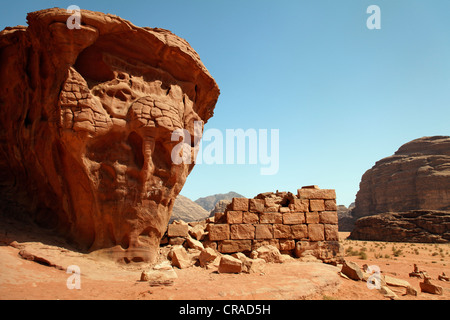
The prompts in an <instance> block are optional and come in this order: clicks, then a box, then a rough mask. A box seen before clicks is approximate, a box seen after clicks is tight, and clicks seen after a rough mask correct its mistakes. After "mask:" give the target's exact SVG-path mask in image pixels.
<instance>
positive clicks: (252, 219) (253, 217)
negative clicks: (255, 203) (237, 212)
mask: <svg viewBox="0 0 450 320" xmlns="http://www.w3.org/2000/svg"><path fill="white" fill-rule="evenodd" d="M242 223H250V224H256V223H259V214H257V213H255V212H244V213H243V214H242Z"/></svg>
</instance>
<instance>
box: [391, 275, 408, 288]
mask: <svg viewBox="0 0 450 320" xmlns="http://www.w3.org/2000/svg"><path fill="white" fill-rule="evenodd" d="M384 281H385V282H386V284H387V285H388V286H393V287H405V288H408V287H410V286H411V285H410V284H409V282H408V281H406V280H402V279H397V278H394V277H391V276H388V275H384Z"/></svg>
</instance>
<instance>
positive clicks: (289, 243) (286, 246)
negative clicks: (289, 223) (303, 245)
mask: <svg viewBox="0 0 450 320" xmlns="http://www.w3.org/2000/svg"><path fill="white" fill-rule="evenodd" d="M294 249H295V240H288V239H280V250H281V251H290V250H294Z"/></svg>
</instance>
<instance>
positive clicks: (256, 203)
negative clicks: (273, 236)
mask: <svg viewBox="0 0 450 320" xmlns="http://www.w3.org/2000/svg"><path fill="white" fill-rule="evenodd" d="M249 211H250V212H263V211H264V200H263V199H250V200H249Z"/></svg>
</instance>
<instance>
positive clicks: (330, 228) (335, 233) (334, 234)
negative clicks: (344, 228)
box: [324, 224, 339, 241]
mask: <svg viewBox="0 0 450 320" xmlns="http://www.w3.org/2000/svg"><path fill="white" fill-rule="evenodd" d="M324 232H325V240H328V241H338V240H339V230H338V226H337V224H325V225H324Z"/></svg>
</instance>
